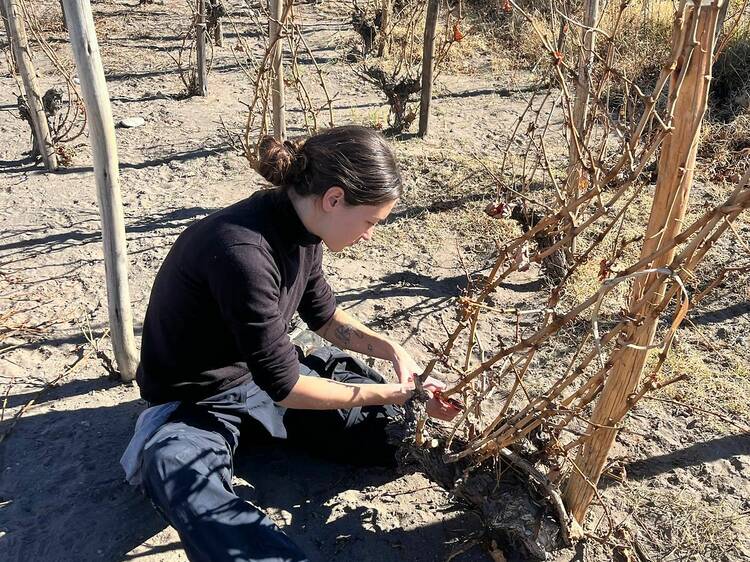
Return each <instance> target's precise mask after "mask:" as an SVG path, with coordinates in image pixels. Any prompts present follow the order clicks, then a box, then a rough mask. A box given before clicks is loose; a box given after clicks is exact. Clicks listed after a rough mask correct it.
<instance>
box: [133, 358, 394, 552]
mask: <svg viewBox="0 0 750 562" xmlns="http://www.w3.org/2000/svg"><path fill="white" fill-rule="evenodd" d="M301 370H302V374H303V375H308V376H320V377H325V378H331V379H333V380H337V381H339V382H348V383H358V384H362V383H378V382H385V380H384V379H383V378H382V377H381V376H380V375H379V374H378V373H376V372H375V371H373V370H372V369H370V368H369V367H367V366H366V365H364V364H363V363H362V362H361V361H359V360H356V359H353V358H351V357H349V356H348V355H346V354H344V353H342V352H341V351H339V350H337V349H336V348H324V349H323V350H321V351H320V352H316V354H314V355H311V356H308V357H306V358H303V359H301ZM246 394H247V387H245V386H240V387H235V388H232V389H230V390H227V391H225V392H222V393H220V394H218V395H216V396H213V397H211V398H208V399H206V400H203V401H201V402H198V403H196V404H189V403H182V404H180V405H179V406H178V407H177V410H176V411H175V412H174V413H173V414H172V415H171V416H170V418H169V420H168V421H167V423H166V424H165V425H163V426H162V427H160V428H159V430H158V431H157V432H156V433H155V434H154V435H153V436H152V437H151V438H150V439H149V441H148V442H147V444H146V447H145V449H144V452H143V466H142V471H143V490H144V492H145V493H146V495H147V496H148V497H149V498H150V499H151V501H152V503H153V504H154V505H155V506H156V508H157V510H158V511H159V512H160V513H161V514H162V515H163V516H164V517H165V519H166V520H167V521H168V522H169V523H170V524H171V525H172V526H173V527H174V528H175V529H176V530H177V532H178V533H179V535H180V538H181V540H182V543H183V545H184V548H185V552H186V554H187V556H188V558H189V559H190V560H191V561H192V562H223V561H232V562H250V561H254V560H263V561H264V562H275V561H279V562H280V561H290V562H291V561H294V562H298V561H305V560H307V557H306V555H305V553H304V552H302V551H301V550H300V548H299V547H298V546H297V545H296V544H295V543H294V542H293V541H292V540H291V539H290V538H289V537H288V536H286V535H285V534H284V533H283V532H282V531H281V529H279V528H278V527H277V526H276V525H275V524H274V523H273V522H272V521H271V520H270V519H269V518H268V517H267V516H266V515H265V514H264V513H263V512H262V511H260V510H259V509H258V508H256V507H255V506H253V505H252V504H250V503H248V502H246V501H244V500H242V499H241V498H239V497H238V496H237V495H236V494H235V493H234V491H233V489H232V475H233V455H234V453H235V451H236V449H237V446H238V445H239V440H240V435H242V437H243V442H244V440H245V439H249V440H250V442H252V441H253V440H254V439H256V438H257V439H263V438H264V437H265V439H268V436H267V435H266V436H264V435H263V434H262V433H263V431H264V429H263V426H262V425H260V424H259V423H258V422H256V421H255V420H253V419H251V418H250V417H249V416H248V415H247V412H246V410H245V398H246ZM396 413H397V409H396V408H395V407H393V406H368V407H364V408H354V409H352V410H320V411H319V410H287V412H286V414H285V415H284V425H285V427H286V430H287V435H288V440H289V441H290V442H292V443H294V444H299V445H300V446H302V447H306V448H309V449H310V450H315V451H316V453H322V454H324V455H326V456H328V457H330V458H334V459H338V460H342V461H344V462H348V463H352V464H365V465H393V464H394V453H395V448H394V447H393V446H391V445H389V444H388V443H387V442H386V436H385V426H386V424H387V423H388V421H389V419H390V418H391V417H393V416H394V415H396Z"/></svg>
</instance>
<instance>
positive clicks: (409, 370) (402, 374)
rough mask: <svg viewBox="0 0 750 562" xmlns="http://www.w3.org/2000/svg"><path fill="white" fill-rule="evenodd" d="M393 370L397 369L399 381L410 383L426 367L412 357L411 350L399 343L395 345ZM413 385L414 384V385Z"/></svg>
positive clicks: (392, 360) (392, 361)
mask: <svg viewBox="0 0 750 562" xmlns="http://www.w3.org/2000/svg"><path fill="white" fill-rule="evenodd" d="M393 348H394V349H393V358H392V359H391V363H393V370H394V371H396V375H397V376H398V382H400V383H401V384H409V383H410V382H411V383H413V382H414V375H418V374H421V373H422V371H424V369H423V368H422V367H421V366H420V365H419V364H418V363H417V362H416V361H414V359H412V357H411V355H409V352H407V351H406V350H405V349H404V348H403V347H401V346H400V345H398V344H394V345H393ZM412 387H413V385H412Z"/></svg>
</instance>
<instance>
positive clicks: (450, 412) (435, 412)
mask: <svg viewBox="0 0 750 562" xmlns="http://www.w3.org/2000/svg"><path fill="white" fill-rule="evenodd" d="M459 413H461V409H460V408H457V407H456V406H454V405H453V404H451V403H450V402H448V401H447V400H442V399H441V398H440V397H439V395H438V396H434V395H433V396H432V398H430V399H429V400H428V401H427V415H428V416H430V417H431V418H437V419H439V420H443V421H452V420H453V418H455V417H456V416H457V415H458V414H459Z"/></svg>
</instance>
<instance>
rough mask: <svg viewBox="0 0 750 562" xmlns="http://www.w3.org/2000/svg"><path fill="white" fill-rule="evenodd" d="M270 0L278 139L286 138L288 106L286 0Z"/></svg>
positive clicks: (275, 132) (273, 107) (274, 99)
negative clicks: (284, 47) (284, 42)
mask: <svg viewBox="0 0 750 562" xmlns="http://www.w3.org/2000/svg"><path fill="white" fill-rule="evenodd" d="M269 1H270V16H271V17H270V18H269V20H268V37H269V40H270V41H271V44H272V45H273V53H272V56H271V68H272V69H273V83H272V84H271V107H272V111H273V136H274V137H275V138H276V139H277V140H280V141H281V140H284V139H285V138H286V107H285V105H284V64H283V61H282V57H283V50H282V42H281V31H282V23H283V22H282V21H281V18H282V16H283V14H284V0H269Z"/></svg>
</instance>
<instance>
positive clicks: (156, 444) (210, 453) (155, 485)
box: [141, 423, 232, 499]
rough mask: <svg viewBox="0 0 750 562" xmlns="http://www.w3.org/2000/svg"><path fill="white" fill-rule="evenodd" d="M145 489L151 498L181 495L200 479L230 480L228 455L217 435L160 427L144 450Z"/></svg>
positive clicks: (181, 426)
mask: <svg viewBox="0 0 750 562" xmlns="http://www.w3.org/2000/svg"><path fill="white" fill-rule="evenodd" d="M142 462H143V464H142V467H141V470H142V474H143V485H144V489H145V490H146V492H147V493H148V495H149V496H151V497H152V499H157V498H155V497H154V496H161V495H163V494H165V493H167V492H169V493H170V494H171V495H182V494H187V493H189V492H190V490H191V489H194V487H195V484H196V482H197V481H198V480H199V479H203V478H210V477H212V476H218V477H219V478H220V479H221V480H222V483H224V482H225V481H227V480H229V479H231V474H230V473H231V464H232V460H231V453H230V451H229V448H228V446H227V445H226V442H225V441H224V439H223V437H221V436H220V435H214V434H212V433H211V432H207V431H204V430H200V429H196V428H191V427H189V426H186V425H184V424H181V423H170V424H167V425H165V426H163V427H162V428H160V429H159V430H158V431H157V432H156V433H155V434H154V435H153V437H152V438H151V439H150V440H149V441H148V443H146V446H145V448H144V451H143V460H142Z"/></svg>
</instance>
